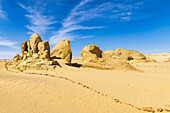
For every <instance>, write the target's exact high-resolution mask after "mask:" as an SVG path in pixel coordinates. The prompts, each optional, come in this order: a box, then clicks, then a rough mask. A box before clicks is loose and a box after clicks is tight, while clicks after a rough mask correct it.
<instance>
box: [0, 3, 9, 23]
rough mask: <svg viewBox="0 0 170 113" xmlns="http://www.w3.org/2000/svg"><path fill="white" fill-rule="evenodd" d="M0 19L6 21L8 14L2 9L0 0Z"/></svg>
mask: <svg viewBox="0 0 170 113" xmlns="http://www.w3.org/2000/svg"><path fill="white" fill-rule="evenodd" d="M0 19H2V20H5V21H7V20H8V15H7V13H6V12H5V11H3V9H2V5H1V0H0Z"/></svg>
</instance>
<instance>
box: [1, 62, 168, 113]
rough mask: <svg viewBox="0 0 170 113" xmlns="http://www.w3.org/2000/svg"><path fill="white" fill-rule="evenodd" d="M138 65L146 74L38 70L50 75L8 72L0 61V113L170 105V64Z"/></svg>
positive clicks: (98, 112) (82, 112)
mask: <svg viewBox="0 0 170 113" xmlns="http://www.w3.org/2000/svg"><path fill="white" fill-rule="evenodd" d="M78 60H80V59H77V61H78ZM74 61H76V59H74ZM133 65H134V66H135V67H136V68H139V69H142V70H144V72H143V73H139V72H121V71H105V70H96V69H84V68H77V67H70V66H64V67H63V68H61V69H57V70H56V72H42V71H34V72H39V73H49V74H52V75H55V77H51V76H44V75H36V74H25V73H13V72H8V71H6V70H5V68H4V62H0V113H145V112H144V111H141V110H137V109H136V108H134V107H132V106H130V104H131V105H134V106H136V107H138V108H142V107H146V106H151V107H153V108H154V109H157V108H158V107H161V108H165V105H166V104H170V63H168V62H162V63H138V64H133ZM59 77H60V78H59ZM62 77H65V78H62ZM68 79H69V80H68ZM114 99H119V100H120V101H121V103H116V102H115V101H114ZM163 113H166V111H163Z"/></svg>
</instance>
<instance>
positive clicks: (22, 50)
mask: <svg viewBox="0 0 170 113" xmlns="http://www.w3.org/2000/svg"><path fill="white" fill-rule="evenodd" d="M24 51H27V42H23V43H22V45H21V52H22V56H23V55H24Z"/></svg>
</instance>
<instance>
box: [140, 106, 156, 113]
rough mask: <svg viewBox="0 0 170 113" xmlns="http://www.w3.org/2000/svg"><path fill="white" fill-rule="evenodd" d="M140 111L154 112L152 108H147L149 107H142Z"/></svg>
mask: <svg viewBox="0 0 170 113" xmlns="http://www.w3.org/2000/svg"><path fill="white" fill-rule="evenodd" d="M142 110H143V111H148V112H152V113H154V112H155V110H154V109H153V108H152V107H149V106H148V107H143V108H142Z"/></svg>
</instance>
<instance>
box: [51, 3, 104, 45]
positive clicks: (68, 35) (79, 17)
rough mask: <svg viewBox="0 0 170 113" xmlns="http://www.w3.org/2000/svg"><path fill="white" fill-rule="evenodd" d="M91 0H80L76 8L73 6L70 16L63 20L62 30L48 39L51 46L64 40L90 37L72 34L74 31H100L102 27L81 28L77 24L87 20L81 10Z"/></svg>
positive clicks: (87, 16)
mask: <svg viewBox="0 0 170 113" xmlns="http://www.w3.org/2000/svg"><path fill="white" fill-rule="evenodd" d="M91 1H92V0H82V1H81V2H80V3H79V4H78V5H77V6H75V7H74V8H73V9H72V10H71V12H70V14H69V15H68V16H67V17H66V18H65V19H64V20H63V22H62V28H60V29H59V30H58V31H57V32H54V34H53V36H52V37H50V42H51V44H55V43H57V42H59V41H61V40H64V39H70V40H74V39H75V38H86V37H88V38H90V37H92V36H81V35H79V34H74V33H73V31H76V30H91V29H101V28H103V26H91V27H87V26H82V25H80V24H79V23H81V22H83V21H85V20H89V19H90V18H89V15H85V13H84V12H85V11H83V10H81V7H83V6H84V5H85V4H86V3H88V2H91ZM91 16H92V15H91Z"/></svg>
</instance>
